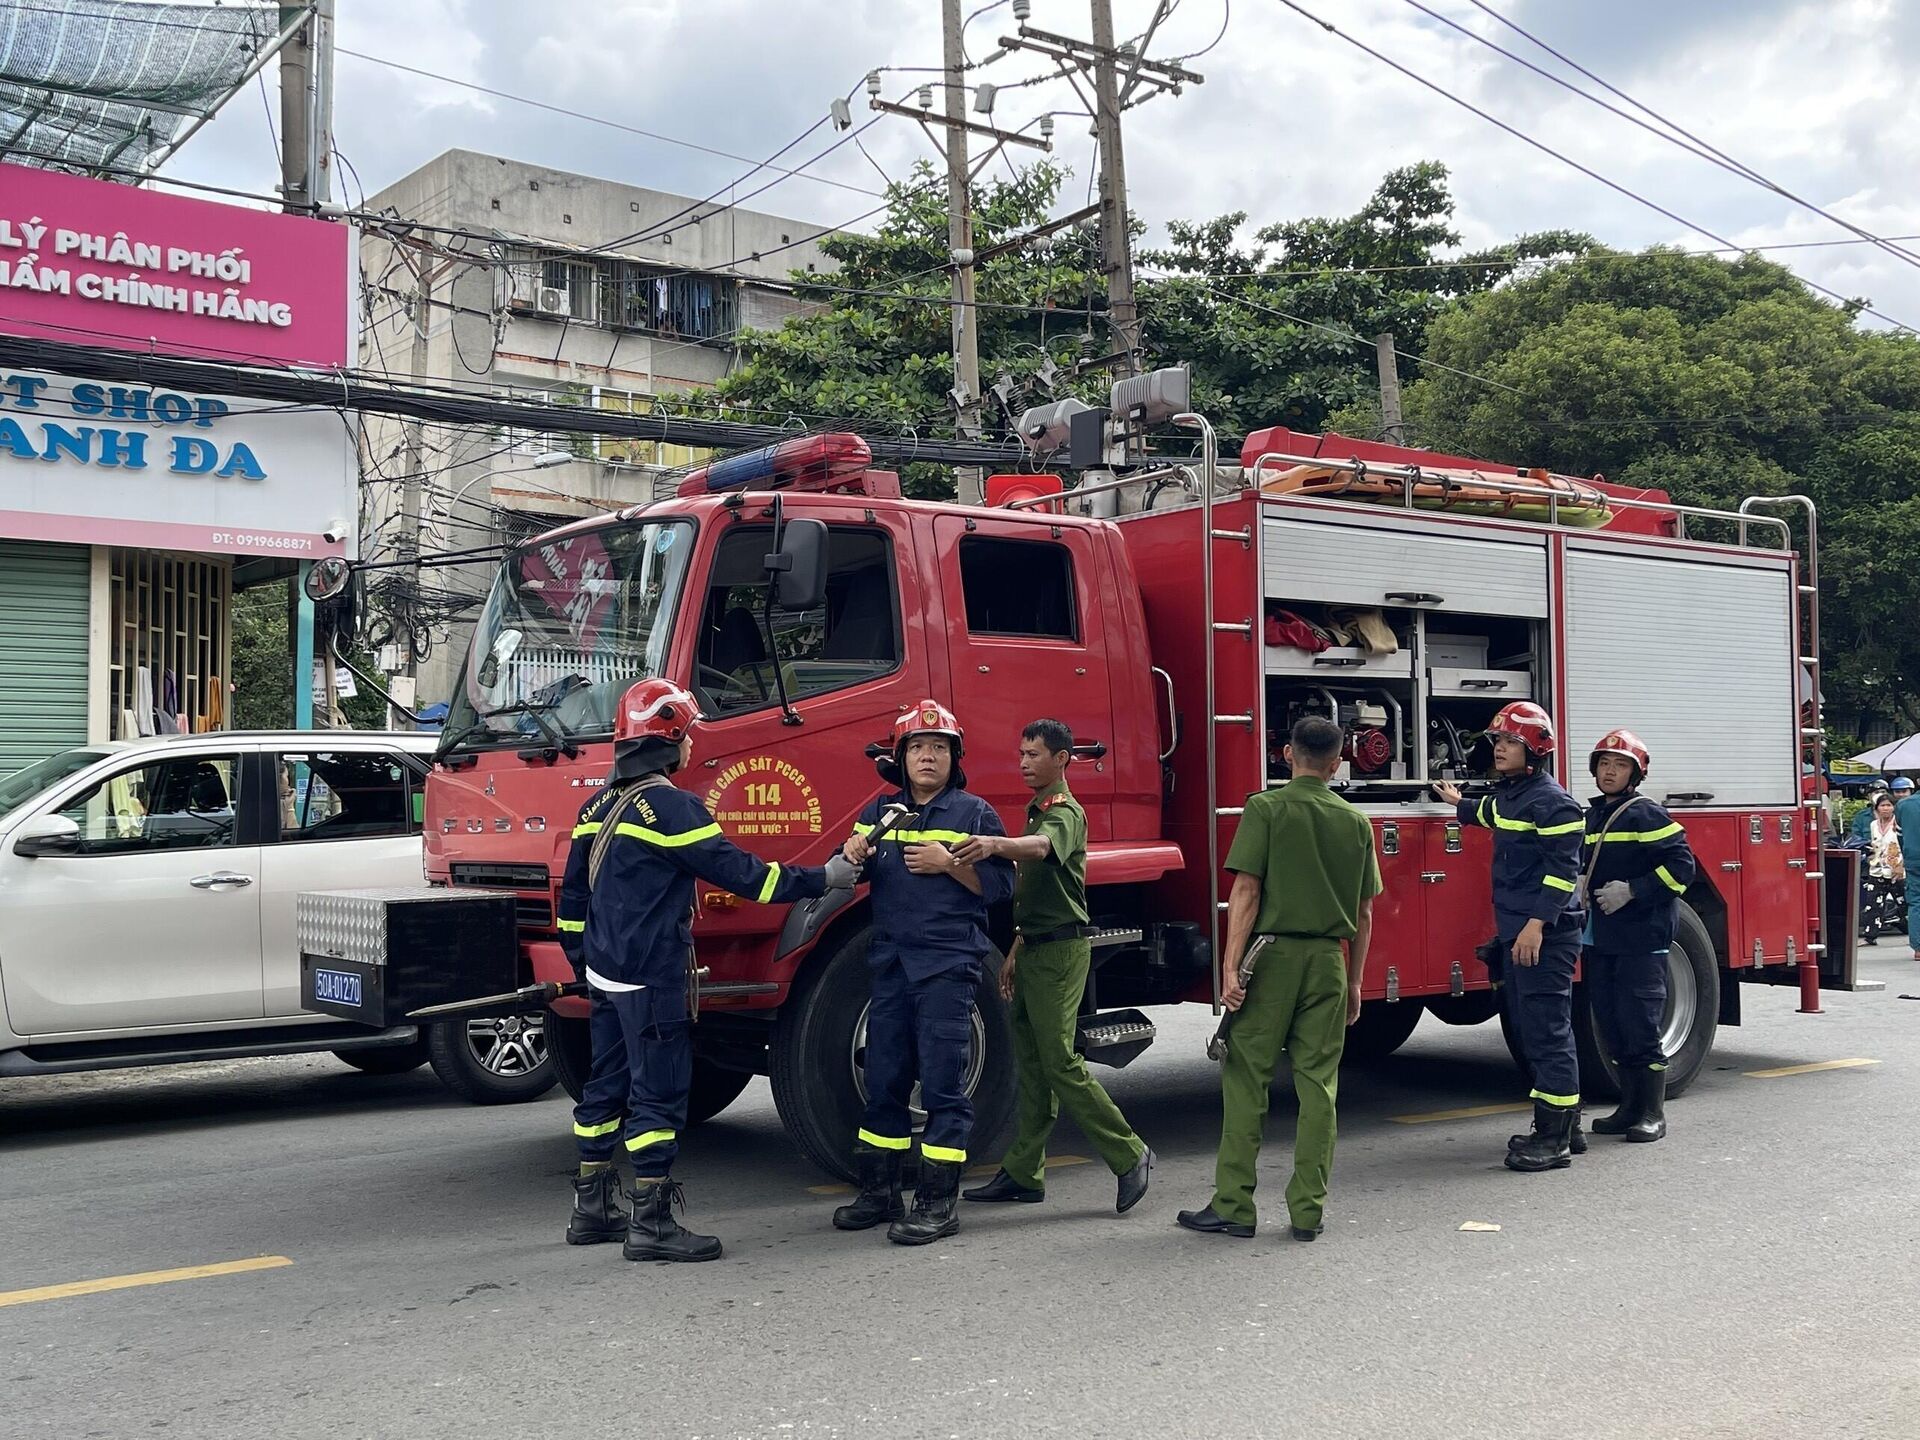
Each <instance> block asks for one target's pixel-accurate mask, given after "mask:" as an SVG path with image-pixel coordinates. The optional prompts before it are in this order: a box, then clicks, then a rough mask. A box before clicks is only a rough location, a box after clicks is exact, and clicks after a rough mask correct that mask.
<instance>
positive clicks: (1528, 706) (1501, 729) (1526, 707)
mask: <svg viewBox="0 0 1920 1440" xmlns="http://www.w3.org/2000/svg"><path fill="white" fill-rule="evenodd" d="M1487 734H1489V735H1511V736H1512V737H1513V738H1514V739H1515V740H1518V741H1519V742H1520V743H1521V744H1522V745H1524V746H1526V747H1527V750H1528V752H1529V753H1530V754H1533V755H1551V754H1552V753H1553V717H1552V716H1551V715H1549V714H1547V712H1546V711H1544V710H1542V709H1541V708H1540V707H1539V706H1538V705H1536V704H1534V703H1533V702H1532V701H1531V700H1515V701H1514V702H1513V703H1512V704H1510V705H1503V706H1501V707H1500V713H1499V714H1498V715H1496V716H1494V717H1493V723H1492V724H1490V725H1488V726H1487Z"/></svg>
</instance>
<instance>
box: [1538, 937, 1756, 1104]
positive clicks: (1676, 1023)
mask: <svg viewBox="0 0 1920 1440" xmlns="http://www.w3.org/2000/svg"><path fill="white" fill-rule="evenodd" d="M1573 1006H1574V1010H1573V1035H1574V1039H1575V1040H1576V1041H1577V1042H1578V1043H1579V1046H1580V1090H1581V1093H1582V1094H1591V1095H1593V1096H1595V1097H1596V1098H1598V1097H1605V1098H1608V1099H1611V1098H1614V1097H1616V1096H1618V1095H1619V1093H1620V1071H1619V1067H1617V1066H1616V1065H1615V1064H1614V1063H1613V1057H1612V1056H1611V1055H1609V1054H1607V1053H1606V1047H1605V1045H1604V1044H1602V1042H1601V1039H1600V1027H1599V1026H1598V1024H1597V1023H1595V1021H1594V1018H1593V1011H1592V1008H1591V1007H1590V1006H1589V1005H1588V1004H1587V997H1586V986H1584V985H1580V986H1576V987H1575V989H1574V992H1573ZM1719 1028H1720V962H1719V960H1718V958H1716V957H1715V955H1714V953H1713V937H1712V936H1710V935H1709V934H1708V933H1707V927H1706V925H1705V923H1703V922H1702V921H1701V919H1700V917H1699V916H1698V915H1696V914H1694V913H1693V909H1692V907H1690V906H1688V905H1687V904H1685V903H1684V902H1682V903H1681V904H1680V905H1678V906H1676V907H1675V910H1674V927H1673V948H1672V949H1671V950H1670V951H1668V952H1667V1009H1666V1014H1665V1016H1664V1017H1663V1018H1662V1022H1661V1032H1660V1043H1661V1048H1662V1049H1664V1050H1665V1051H1666V1052H1667V1094H1668V1095H1669V1096H1674V1095H1678V1094H1680V1093H1681V1092H1682V1091H1684V1090H1685V1089H1686V1088H1687V1086H1689V1085H1691V1084H1692V1083H1693V1079H1694V1077H1695V1076H1696V1075H1698V1074H1699V1073H1700V1070H1701V1067H1702V1066H1704V1065H1705V1064H1706V1063H1707V1056H1708V1055H1709V1054H1711V1053H1712V1051H1713V1041H1714V1036H1715V1034H1716V1033H1717V1032H1718V1030H1719Z"/></svg>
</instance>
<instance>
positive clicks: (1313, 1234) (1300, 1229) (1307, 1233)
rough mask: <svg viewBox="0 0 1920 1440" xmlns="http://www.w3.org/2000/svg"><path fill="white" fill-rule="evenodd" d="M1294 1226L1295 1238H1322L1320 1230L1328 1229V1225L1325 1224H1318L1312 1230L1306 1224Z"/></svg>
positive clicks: (1309, 1239) (1310, 1239)
mask: <svg viewBox="0 0 1920 1440" xmlns="http://www.w3.org/2000/svg"><path fill="white" fill-rule="evenodd" d="M1292 1228H1293V1238H1294V1239H1296V1240H1308V1241H1312V1240H1318V1239H1319V1238H1320V1232H1321V1231H1322V1230H1324V1229H1326V1228H1327V1227H1326V1226H1324V1225H1316V1226H1314V1227H1313V1228H1312V1229H1311V1230H1309V1229H1307V1227H1306V1226H1304V1225H1295V1226H1293V1227H1292Z"/></svg>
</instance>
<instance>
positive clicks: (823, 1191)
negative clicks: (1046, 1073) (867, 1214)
mask: <svg viewBox="0 0 1920 1440" xmlns="http://www.w3.org/2000/svg"><path fill="white" fill-rule="evenodd" d="M1089 1163H1091V1162H1090V1161H1088V1159H1087V1157H1086V1156H1084V1155H1049V1156H1048V1157H1047V1169H1049V1170H1057V1169H1059V1168H1060V1167H1061V1166H1062V1165H1086V1164H1089ZM999 1168H1000V1167H999V1166H998V1165H976V1166H974V1167H973V1168H972V1169H971V1170H969V1171H967V1172H966V1178H967V1179H969V1180H980V1179H985V1178H989V1177H991V1176H992V1175H993V1174H994V1173H995V1172H996V1171H997V1170H999ZM807 1193H808V1194H809V1195H852V1194H856V1193H857V1192H856V1191H855V1190H854V1188H853V1186H851V1185H809V1186H807Z"/></svg>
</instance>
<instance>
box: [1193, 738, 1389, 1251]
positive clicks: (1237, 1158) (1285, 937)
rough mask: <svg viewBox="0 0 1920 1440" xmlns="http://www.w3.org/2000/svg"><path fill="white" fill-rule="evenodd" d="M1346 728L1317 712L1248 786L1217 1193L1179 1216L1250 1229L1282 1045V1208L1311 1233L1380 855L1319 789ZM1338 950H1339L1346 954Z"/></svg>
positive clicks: (1229, 943)
mask: <svg viewBox="0 0 1920 1440" xmlns="http://www.w3.org/2000/svg"><path fill="white" fill-rule="evenodd" d="M1345 738H1346V737H1345V733H1344V732H1343V731H1342V730H1341V729H1340V727H1339V726H1338V725H1336V724H1335V723H1334V722H1333V721H1331V720H1328V719H1325V718H1323V717H1321V716H1317V715H1312V716H1308V717H1307V718H1306V719H1304V720H1301V721H1299V722H1298V723H1297V724H1295V725H1294V727H1293V733H1292V736H1291V737H1290V743H1289V744H1288V745H1287V746H1286V748H1285V752H1284V753H1285V756H1286V761H1287V764H1288V766H1289V767H1290V768H1291V769H1292V772H1293V778H1292V779H1291V780H1289V781H1288V782H1287V783H1286V784H1285V785H1283V786H1281V787H1280V788H1279V789H1277V790H1266V791H1263V792H1261V793H1260V794H1257V795H1250V796H1248V797H1247V804H1246V809H1245V810H1244V811H1243V812H1242V813H1241V816H1240V825H1239V828H1238V829H1236V830H1235V831H1234V836H1233V845H1232V847H1231V848H1230V849H1229V850H1228V851H1227V868H1228V869H1229V870H1231V871H1233V872H1234V873H1233V889H1232V891H1231V892H1230V893H1229V895H1228V898H1227V938H1226V944H1225V946H1224V947H1223V948H1222V950H1221V952H1220V1003H1221V1004H1222V1005H1224V1006H1225V1007H1226V1008H1227V1009H1228V1010H1230V1011H1232V1012H1234V1020H1233V1030H1232V1036H1231V1040H1230V1042H1229V1044H1228V1047H1227V1053H1226V1057H1225V1058H1224V1060H1222V1062H1221V1066H1220V1153H1219V1157H1218V1159H1217V1160H1216V1161H1215V1164H1214V1184H1213V1199H1212V1200H1210V1201H1209V1202H1208V1203H1207V1204H1206V1206H1205V1207H1204V1208H1202V1209H1199V1210H1182V1211H1181V1212H1180V1214H1179V1215H1178V1217H1176V1218H1177V1219H1178V1222H1179V1223H1180V1224H1181V1225H1182V1226H1184V1227H1185V1228H1186V1229H1188V1230H1197V1231H1199V1232H1201V1233H1202V1234H1207V1235H1232V1236H1236V1237H1239V1238H1241V1239H1245V1238H1248V1237H1250V1236H1251V1235H1252V1234H1253V1232H1254V1227H1255V1225H1256V1224H1257V1223H1258V1215H1257V1213H1256V1212H1255V1210H1254V1205H1253V1191H1254V1185H1255V1183H1256V1166H1257V1164H1258V1161H1259V1158H1260V1140H1261V1131H1262V1129H1263V1126H1264V1123H1265V1121H1266V1116H1267V1101H1268V1090H1269V1087H1270V1086H1271V1085H1272V1084H1273V1075H1274V1071H1275V1069H1276V1068H1278V1066H1279V1064H1280V1055H1281V1052H1282V1051H1285V1052H1286V1055H1287V1059H1288V1061H1289V1062H1290V1064H1291V1065H1292V1068H1293V1091H1294V1094H1295V1095H1296V1096H1297V1097H1298V1099H1299V1102H1300V1113H1299V1116H1298V1118H1297V1119H1296V1120H1295V1122H1294V1134H1293V1178H1292V1179H1291V1180H1290V1181H1289V1182H1288V1183H1287V1216H1288V1219H1289V1220H1290V1221H1291V1222H1292V1227H1293V1238H1294V1239H1296V1240H1312V1239H1313V1238H1315V1237H1316V1236H1317V1235H1319V1233H1320V1229H1321V1223H1322V1217H1323V1215H1324V1214H1325V1211H1326V1204H1327V1184H1328V1180H1329V1177H1330V1175H1331V1173H1332V1170H1333V1145H1334V1137H1335V1134H1336V1128H1337V1127H1336V1120H1335V1102H1336V1100H1337V1098H1338V1089H1339V1081H1340V1055H1341V1052H1342V1050H1344V1049H1345V1048H1346V1036H1347V1027H1348V1026H1349V1025H1351V1024H1353V1022H1354V1021H1356V1020H1358V1019H1359V1018H1360V976H1361V974H1362V972H1363V971H1364V970H1365V969H1366V964H1367V945H1368V942H1369V941H1370V940H1371V938H1372V935H1373V897H1374V896H1376V895H1378V894H1379V893H1380V863H1379V861H1378V859H1377V858H1376V857H1375V855H1374V850H1373V827H1372V825H1371V824H1369V823H1368V821H1367V817H1366V816H1364V815H1362V814H1361V813H1360V812H1359V811H1358V810H1356V809H1354V807H1353V806H1351V805H1349V804H1348V803H1347V802H1346V801H1345V800H1343V799H1341V798H1340V797H1339V796H1338V795H1336V794H1334V793H1333V791H1331V790H1330V789H1328V788H1327V781H1328V780H1329V779H1330V778H1331V777H1332V775H1333V772H1334V771H1335V770H1336V769H1337V768H1338V767H1339V765H1340V747H1341V745H1342V744H1343V743H1344V741H1345ZM1256 935H1266V936H1271V937H1272V943H1271V944H1270V945H1269V946H1268V948H1267V950H1266V952H1265V953H1264V954H1263V955H1262V956H1261V957H1260V958H1259V960H1258V962H1257V963H1256V965H1255V967H1254V971H1253V974H1252V975H1251V976H1250V977H1248V979H1247V981H1246V984H1245V986H1244V987H1243V986H1242V984H1241V979H1240V958H1241V956H1243V955H1244V954H1245V953H1246V950H1247V946H1248V944H1249V943H1250V942H1251V941H1252V940H1253V938H1254V937H1255V936H1256ZM1343 948H1344V949H1345V952H1346V953H1345V956H1344V959H1343V956H1342V954H1341V951H1342V949H1343Z"/></svg>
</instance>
